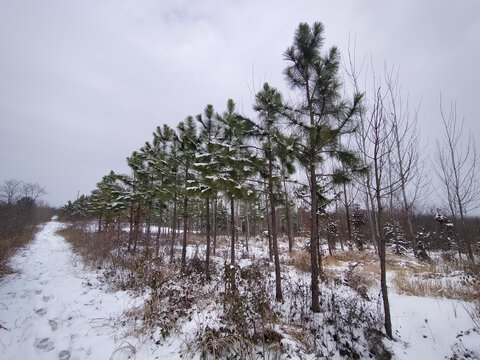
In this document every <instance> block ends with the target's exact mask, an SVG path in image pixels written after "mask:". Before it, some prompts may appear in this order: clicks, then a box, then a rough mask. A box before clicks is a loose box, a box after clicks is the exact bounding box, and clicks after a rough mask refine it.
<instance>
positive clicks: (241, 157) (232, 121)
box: [214, 99, 256, 264]
mask: <svg viewBox="0 0 480 360" xmlns="http://www.w3.org/2000/svg"><path fill="white" fill-rule="evenodd" d="M217 120H218V121H219V123H220V124H221V128H220V137H219V138H220V141H218V142H216V143H214V146H216V147H218V154H219V156H218V163H219V170H220V171H219V173H218V175H217V177H216V178H215V182H216V184H217V185H218V187H219V189H221V191H222V192H223V193H224V194H225V196H226V197H227V198H228V199H229V200H230V225H231V229H230V230H231V244H230V245H231V246H230V261H231V263H232V264H233V263H235V200H239V199H249V198H250V199H252V198H254V196H255V192H254V187H253V186H252V185H251V184H250V183H249V182H248V181H247V180H248V178H249V177H250V176H251V175H252V174H254V173H255V170H256V168H255V164H254V161H255V160H254V157H253V154H252V153H251V151H250V150H249V147H248V145H247V144H246V141H247V139H248V138H249V137H251V136H252V135H253V128H254V124H253V122H252V121H250V120H249V119H247V118H245V117H243V116H241V115H240V114H238V113H237V112H236V111H235V103H234V102H233V100H231V99H229V100H228V101H227V110H226V111H225V112H224V113H223V114H222V115H217Z"/></svg>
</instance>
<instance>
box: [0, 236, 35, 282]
mask: <svg viewBox="0 0 480 360" xmlns="http://www.w3.org/2000/svg"><path fill="white" fill-rule="evenodd" d="M34 232H35V231H34V229H31V230H29V231H25V232H24V233H22V234H19V235H16V236H11V237H7V238H0V277H2V276H5V275H7V274H11V273H13V272H14V270H13V269H12V268H10V267H9V266H8V265H7V262H8V259H9V258H10V257H11V256H12V255H13V254H14V253H15V251H17V250H18V249H19V248H21V247H23V246H25V245H27V244H28V243H29V242H30V241H32V240H33V237H34Z"/></svg>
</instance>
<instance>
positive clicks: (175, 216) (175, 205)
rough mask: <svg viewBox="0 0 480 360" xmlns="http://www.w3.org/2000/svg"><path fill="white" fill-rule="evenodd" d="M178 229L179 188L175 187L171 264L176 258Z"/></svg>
mask: <svg viewBox="0 0 480 360" xmlns="http://www.w3.org/2000/svg"><path fill="white" fill-rule="evenodd" d="M176 231H177V190H176V189H175V194H174V196H173V217H172V241H171V244H170V264H172V263H173V260H174V256H175V254H174V247H175V236H176Z"/></svg>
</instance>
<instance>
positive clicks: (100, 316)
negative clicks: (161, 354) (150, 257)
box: [0, 221, 156, 360]
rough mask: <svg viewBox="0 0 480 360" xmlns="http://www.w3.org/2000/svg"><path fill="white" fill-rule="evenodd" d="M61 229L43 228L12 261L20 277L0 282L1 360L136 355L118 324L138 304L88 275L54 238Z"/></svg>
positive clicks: (55, 226) (49, 225) (53, 224)
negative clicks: (127, 311)
mask: <svg viewBox="0 0 480 360" xmlns="http://www.w3.org/2000/svg"><path fill="white" fill-rule="evenodd" d="M62 226H63V225H62V224H61V223H59V222H55V221H52V222H49V223H47V224H45V225H42V228H41V230H40V231H39V232H38V234H37V235H36V237H35V239H34V241H33V242H32V243H31V244H30V245H29V246H27V247H26V248H24V249H22V250H20V251H19V252H18V253H17V254H16V255H15V256H14V257H13V258H12V259H11V266H12V267H13V268H14V269H15V270H17V273H15V274H12V275H8V276H6V277H5V278H4V279H3V281H2V282H0V324H1V325H2V326H4V327H5V328H6V329H0V358H1V359H3V360H10V359H11V360H14V359H15V360H17V359H40V360H42V359H60V360H81V359H110V358H123V357H125V358H126V357H127V356H128V355H134V354H133V352H134V350H132V349H133V348H132V347H130V346H127V345H128V343H126V342H123V341H124V339H123V337H122V336H123V334H122V326H121V324H120V321H119V320H120V319H121V315H122V312H123V311H124V310H125V309H127V308H128V307H131V306H132V303H133V301H134V300H133V298H132V297H131V296H130V295H129V294H128V293H126V292H116V293H108V292H105V290H104V289H102V284H101V282H100V281H99V280H98V279H97V275H96V274H95V273H94V272H90V271H86V270H85V269H84V267H83V264H82V262H81V260H80V259H79V258H78V257H77V256H75V255H74V254H73V253H72V251H71V249H70V246H69V245H68V244H67V243H66V242H65V240H64V239H63V238H62V237H61V236H59V235H56V234H55V232H56V231H57V230H58V229H60V228H61V227H62ZM128 352H131V353H130V354H127V353H128ZM112 355H113V356H112ZM137 355H138V354H137ZM132 357H134V356H132ZM152 358H156V357H155V356H154V357H152Z"/></svg>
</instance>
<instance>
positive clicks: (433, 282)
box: [393, 271, 480, 302]
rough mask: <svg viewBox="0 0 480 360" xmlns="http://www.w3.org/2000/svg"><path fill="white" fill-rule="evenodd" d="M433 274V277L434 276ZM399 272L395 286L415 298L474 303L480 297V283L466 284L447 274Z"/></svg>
mask: <svg viewBox="0 0 480 360" xmlns="http://www.w3.org/2000/svg"><path fill="white" fill-rule="evenodd" d="M432 274H433V276H432ZM434 274H435V273H417V274H415V273H412V272H409V271H397V272H396V274H395V276H394V278H393V284H394V285H395V287H396V289H397V291H398V292H400V293H403V294H406V295H413V296H430V297H444V298H447V299H455V300H462V301H469V302H474V301H478V298H479V297H480V282H479V281H478V280H477V281H473V282H465V281H462V280H459V279H455V278H451V277H447V276H446V275H447V274H439V273H436V274H437V276H434Z"/></svg>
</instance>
